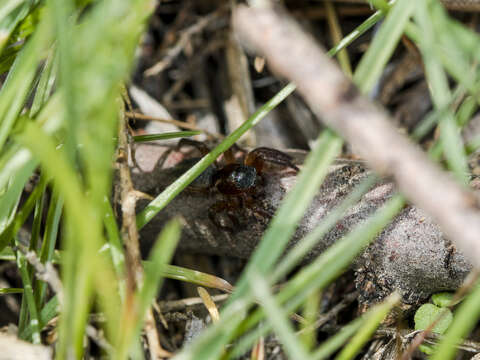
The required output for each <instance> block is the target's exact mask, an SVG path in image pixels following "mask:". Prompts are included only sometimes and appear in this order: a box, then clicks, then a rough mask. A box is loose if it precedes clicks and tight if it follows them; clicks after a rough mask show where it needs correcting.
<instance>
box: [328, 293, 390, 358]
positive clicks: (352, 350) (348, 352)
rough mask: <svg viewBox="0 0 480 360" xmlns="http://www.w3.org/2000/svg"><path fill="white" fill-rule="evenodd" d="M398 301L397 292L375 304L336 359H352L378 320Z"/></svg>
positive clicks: (367, 338)
mask: <svg viewBox="0 0 480 360" xmlns="http://www.w3.org/2000/svg"><path fill="white" fill-rule="evenodd" d="M399 301H400V296H399V295H398V294H397V293H393V294H392V295H390V296H389V297H388V298H387V299H385V301H384V302H383V303H382V304H381V305H378V306H376V308H375V311H373V312H371V313H370V314H368V317H367V318H366V319H365V323H364V325H363V326H362V327H361V328H360V330H359V331H358V332H357V333H356V334H355V336H354V337H353V338H352V340H351V341H350V343H349V344H348V345H347V346H345V348H344V349H343V350H342V351H341V352H340V354H338V355H337V357H336V358H335V359H336V360H349V359H353V358H354V357H355V355H356V354H358V352H359V351H360V350H361V349H362V347H363V346H364V345H365V343H366V342H367V341H368V340H370V337H371V336H372V335H373V333H374V332H375V330H376V329H377V327H378V325H380V322H381V321H382V320H383V319H384V318H385V316H387V314H388V313H389V312H390V310H391V309H392V308H393V307H394V306H395V305H396V304H397V303H398V302H399Z"/></svg>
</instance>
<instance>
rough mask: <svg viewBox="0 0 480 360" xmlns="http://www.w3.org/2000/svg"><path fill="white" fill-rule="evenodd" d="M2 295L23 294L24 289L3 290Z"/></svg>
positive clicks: (1, 290) (0, 292)
mask: <svg viewBox="0 0 480 360" xmlns="http://www.w3.org/2000/svg"><path fill="white" fill-rule="evenodd" d="M0 294H2V295H7V294H23V288H1V289H0Z"/></svg>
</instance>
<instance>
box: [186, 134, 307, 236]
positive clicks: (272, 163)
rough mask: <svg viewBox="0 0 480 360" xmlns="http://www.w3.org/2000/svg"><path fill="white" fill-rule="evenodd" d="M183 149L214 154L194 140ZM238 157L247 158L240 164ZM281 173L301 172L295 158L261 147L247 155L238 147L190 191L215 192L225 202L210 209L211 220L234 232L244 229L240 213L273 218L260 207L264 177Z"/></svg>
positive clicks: (209, 170)
mask: <svg viewBox="0 0 480 360" xmlns="http://www.w3.org/2000/svg"><path fill="white" fill-rule="evenodd" d="M183 146H192V147H194V148H196V149H198V150H199V151H200V153H201V154H202V155H205V154H207V153H208V152H209V151H210V150H209V148H208V147H207V146H206V145H205V144H204V143H202V142H199V141H195V140H191V139H181V140H180V141H179V143H178V147H183ZM238 153H241V154H243V156H242V158H243V160H241V161H240V162H238V161H237V159H236V157H235V155H236V154H238ZM279 169H282V170H284V169H290V170H292V171H295V172H298V170H299V169H298V167H297V166H295V165H294V164H293V163H292V158H291V157H290V156H289V155H287V154H285V153H283V152H281V151H279V150H275V149H271V148H267V147H259V148H256V149H254V150H252V151H250V152H246V151H245V150H242V149H241V148H240V147H238V146H237V145H234V146H233V147H232V148H230V149H229V150H227V151H226V152H225V153H224V155H223V163H222V162H220V161H218V160H217V161H216V162H215V163H214V164H213V166H211V167H209V168H208V169H207V170H205V171H204V172H203V173H202V174H201V175H200V176H199V177H198V178H197V179H196V180H195V181H194V182H192V184H191V185H190V189H191V190H194V191H195V190H196V191H212V190H213V191H215V192H217V193H218V194H220V195H221V197H222V200H220V201H217V202H216V203H214V204H213V205H211V206H210V207H209V209H208V216H209V218H210V220H211V221H212V222H213V223H214V224H215V225H217V226H218V227H220V228H223V229H226V230H230V231H233V230H234V229H235V228H239V227H240V222H239V219H238V209H244V210H247V212H248V213H251V214H253V215H256V216H257V217H263V218H266V217H271V214H269V213H268V212H267V211H266V210H265V209H262V207H261V206H258V204H257V203H256V202H257V201H256V200H257V199H258V198H259V197H261V195H262V193H263V186H262V185H263V183H264V180H265V179H264V176H265V175H266V174H268V173H272V172H274V171H278V170H279ZM222 214H225V215H226V216H227V218H228V220H227V219H225V217H223V218H222V217H221V215H222ZM228 223H230V224H228Z"/></svg>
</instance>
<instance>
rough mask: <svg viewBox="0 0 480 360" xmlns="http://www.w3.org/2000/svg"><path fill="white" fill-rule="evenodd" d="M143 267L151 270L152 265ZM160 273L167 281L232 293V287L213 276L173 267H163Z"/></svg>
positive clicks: (147, 264)
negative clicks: (183, 282) (171, 280)
mask: <svg viewBox="0 0 480 360" xmlns="http://www.w3.org/2000/svg"><path fill="white" fill-rule="evenodd" d="M144 266H145V270H148V269H151V267H152V266H153V265H152V263H150V262H147V261H145V262H144ZM157 271H158V270H157ZM161 273H162V276H163V277H166V278H169V279H174V280H180V281H186V282H189V283H192V284H196V285H200V286H204V287H209V288H215V289H219V290H222V291H226V292H232V291H233V286H232V285H230V283H229V282H228V281H225V280H223V279H222V278H219V277H217V276H215V275H210V274H206V273H203V272H201V271H197V270H192V269H187V268H184V267H180V266H175V265H165V266H164V267H163V269H162V270H161Z"/></svg>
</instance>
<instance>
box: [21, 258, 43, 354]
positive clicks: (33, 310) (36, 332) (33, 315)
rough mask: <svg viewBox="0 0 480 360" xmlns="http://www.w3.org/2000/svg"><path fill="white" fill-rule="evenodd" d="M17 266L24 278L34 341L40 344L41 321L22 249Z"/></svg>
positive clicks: (24, 288) (25, 296) (25, 295)
mask: <svg viewBox="0 0 480 360" xmlns="http://www.w3.org/2000/svg"><path fill="white" fill-rule="evenodd" d="M17 266H18V269H19V271H20V276H21V278H22V283H23V290H24V298H25V300H26V304H27V308H28V317H29V322H30V326H31V328H32V342H33V343H34V344H40V343H41V339H40V321H39V318H38V311H37V304H36V302H35V296H34V293H33V287H32V279H31V277H30V274H29V269H28V267H27V260H26V259H25V255H23V253H22V252H20V251H18V252H17ZM23 329H24V328H23V327H19V328H18V331H19V332H20V333H21V332H23Z"/></svg>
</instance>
